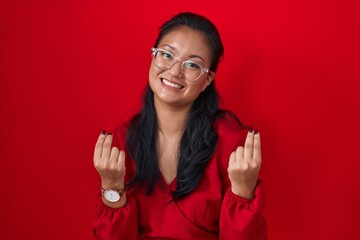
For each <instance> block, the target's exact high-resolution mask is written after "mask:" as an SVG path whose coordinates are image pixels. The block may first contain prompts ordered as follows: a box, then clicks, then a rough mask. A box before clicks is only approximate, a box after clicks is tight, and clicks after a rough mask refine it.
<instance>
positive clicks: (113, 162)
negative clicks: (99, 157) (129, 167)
mask: <svg viewBox="0 0 360 240" xmlns="http://www.w3.org/2000/svg"><path fill="white" fill-rule="evenodd" d="M118 157H119V149H118V148H117V147H112V148H111V152H110V157H109V161H110V164H111V165H112V166H115V165H116V164H117V161H118Z"/></svg>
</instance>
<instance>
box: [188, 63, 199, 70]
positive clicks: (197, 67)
mask: <svg viewBox="0 0 360 240" xmlns="http://www.w3.org/2000/svg"><path fill="white" fill-rule="evenodd" d="M185 67H186V68H188V69H193V70H197V69H201V66H200V64H198V63H196V62H192V61H187V62H185Z"/></svg>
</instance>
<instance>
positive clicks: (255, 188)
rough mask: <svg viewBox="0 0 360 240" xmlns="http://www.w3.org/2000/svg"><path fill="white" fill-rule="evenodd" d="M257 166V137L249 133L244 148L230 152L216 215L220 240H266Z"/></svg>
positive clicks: (258, 148) (261, 193)
mask: <svg viewBox="0 0 360 240" xmlns="http://www.w3.org/2000/svg"><path fill="white" fill-rule="evenodd" d="M260 165H261V150H260V135H259V134H255V133H254V132H253V131H250V132H249V133H248V134H247V136H246V141H245V145H244V147H241V146H239V147H237V149H236V151H234V152H232V153H231V155H230V158H229V163H228V178H227V179H226V180H224V187H225V189H227V190H226V193H225V196H224V199H223V203H222V206H221V214H220V239H226V240H232V239H242V240H250V239H251V240H252V239H254V240H264V239H267V229H266V222H265V219H264V217H263V208H264V194H263V188H262V183H261V181H260V180H258V174H259V170H260Z"/></svg>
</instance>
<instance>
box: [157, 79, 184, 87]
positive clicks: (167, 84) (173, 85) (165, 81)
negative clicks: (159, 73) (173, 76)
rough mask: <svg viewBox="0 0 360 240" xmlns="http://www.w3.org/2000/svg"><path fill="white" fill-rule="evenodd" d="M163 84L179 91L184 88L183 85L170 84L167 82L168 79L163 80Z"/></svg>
mask: <svg viewBox="0 0 360 240" xmlns="http://www.w3.org/2000/svg"><path fill="white" fill-rule="evenodd" d="M162 82H163V83H164V84H165V85H166V86H169V87H173V88H177V89H180V88H182V86H181V85H179V84H176V83H172V82H169V81H168V80H166V79H162Z"/></svg>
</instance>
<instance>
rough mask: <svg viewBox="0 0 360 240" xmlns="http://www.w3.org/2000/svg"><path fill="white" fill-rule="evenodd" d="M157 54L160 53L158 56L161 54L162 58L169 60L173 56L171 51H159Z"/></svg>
mask: <svg viewBox="0 0 360 240" xmlns="http://www.w3.org/2000/svg"><path fill="white" fill-rule="evenodd" d="M159 54H160V56H161V57H162V58H164V59H168V60H171V59H173V58H174V57H173V55H172V54H171V53H169V52H165V51H159Z"/></svg>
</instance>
